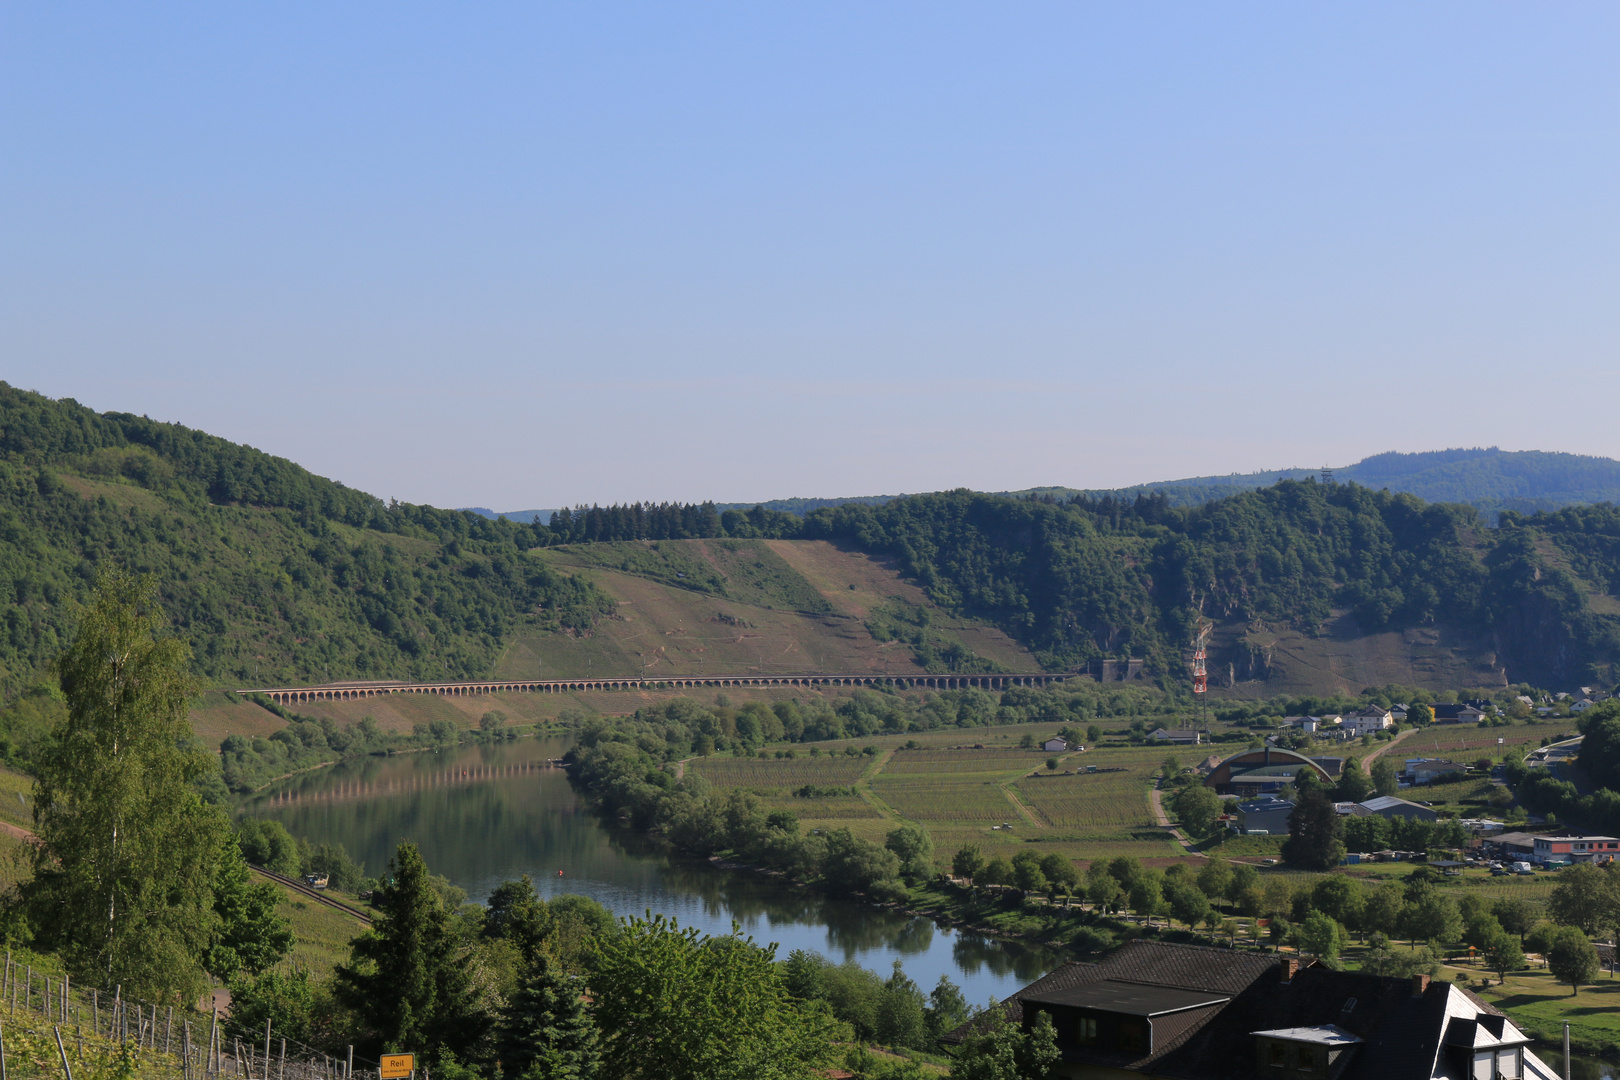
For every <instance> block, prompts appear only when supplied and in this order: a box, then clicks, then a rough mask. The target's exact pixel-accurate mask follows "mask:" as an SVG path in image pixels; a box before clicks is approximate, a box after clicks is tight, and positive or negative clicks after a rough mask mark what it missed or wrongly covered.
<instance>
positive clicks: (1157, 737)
mask: <svg viewBox="0 0 1620 1080" xmlns="http://www.w3.org/2000/svg"><path fill="white" fill-rule="evenodd" d="M1148 738H1150V739H1152V740H1154V741H1155V742H1168V743H1176V744H1177V745H1185V746H1197V745H1198V744H1199V743H1201V742H1203V741H1204V736H1203V734H1202V733H1201V732H1200V731H1198V730H1197V729H1196V728H1176V729H1175V730H1174V731H1172V730H1170V729H1169V728H1159V729H1157V730H1156V731H1153V732H1151V733H1150V734H1149V735H1148Z"/></svg>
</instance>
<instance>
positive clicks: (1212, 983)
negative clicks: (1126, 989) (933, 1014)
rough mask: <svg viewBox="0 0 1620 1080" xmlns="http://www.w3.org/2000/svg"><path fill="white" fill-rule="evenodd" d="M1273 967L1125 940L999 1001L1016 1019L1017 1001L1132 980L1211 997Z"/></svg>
mask: <svg viewBox="0 0 1620 1080" xmlns="http://www.w3.org/2000/svg"><path fill="white" fill-rule="evenodd" d="M1275 967H1276V961H1275V960H1273V959H1272V958H1271V957H1270V956H1266V955H1264V954H1261V953H1247V952H1238V951H1235V950H1232V949H1211V948H1207V947H1205V946H1202V945H1171V944H1167V943H1165V942H1160V941H1140V940H1138V941H1130V942H1126V943H1125V944H1124V945H1121V946H1120V947H1119V948H1118V949H1115V950H1114V951H1113V952H1111V953H1109V954H1108V955H1107V956H1105V957H1104V958H1103V959H1102V960H1100V961H1098V962H1097V963H1095V964H1087V963H1083V962H1081V961H1079V960H1071V961H1070V962H1069V963H1067V964H1064V965H1063V966H1062V967H1060V968H1058V969H1057V970H1056V971H1053V972H1052V973H1051V974H1049V975H1047V976H1046V977H1045V978H1042V979H1037V980H1036V981H1035V982H1033V983H1031V984H1030V985H1028V986H1026V987H1024V988H1023V989H1022V990H1020V991H1018V993H1016V994H1014V995H1013V996H1012V997H1010V998H1007V999H1006V1000H1005V1001H1003V1002H1002V1003H1001V1008H1002V1011H1003V1012H1004V1014H1005V1015H1006V1017H1007V1019H1009V1020H1011V1021H1013V1022H1014V1023H1019V1022H1021V1021H1022V1020H1023V1018H1024V1007H1023V999H1024V998H1026V997H1028V998H1031V999H1034V1000H1055V998H1054V995H1057V994H1063V993H1071V992H1078V991H1080V990H1081V988H1083V987H1087V986H1093V985H1095V984H1097V983H1103V982H1123V983H1134V984H1137V985H1139V986H1143V987H1161V988H1170V989H1177V990H1191V991H1195V992H1198V993H1210V994H1213V995H1214V996H1215V997H1217V998H1222V997H1232V996H1234V995H1236V994H1239V993H1241V992H1242V991H1243V990H1244V989H1246V988H1247V987H1248V985H1249V984H1250V983H1252V982H1253V981H1254V980H1255V979H1257V978H1259V977H1260V976H1261V975H1263V974H1265V973H1266V972H1268V971H1271V970H1273V969H1274V968H1275ZM989 1020H990V1015H989V1013H988V1012H985V1013H980V1014H979V1016H978V1017H977V1018H975V1019H974V1020H970V1021H968V1022H967V1023H966V1024H963V1025H962V1026H961V1027H959V1028H957V1029H956V1030H955V1031H953V1032H951V1033H950V1034H949V1035H947V1036H945V1038H944V1041H946V1042H960V1041H961V1040H962V1039H965V1038H967V1037H968V1036H970V1035H975V1034H978V1033H979V1031H981V1030H983V1029H984V1027H985V1026H986V1025H987V1024H988V1023H989Z"/></svg>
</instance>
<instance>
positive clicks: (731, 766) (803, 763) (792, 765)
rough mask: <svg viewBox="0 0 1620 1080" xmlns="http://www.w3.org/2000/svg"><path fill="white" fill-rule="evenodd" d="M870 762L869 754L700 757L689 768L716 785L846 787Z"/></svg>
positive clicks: (760, 787)
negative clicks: (792, 756)
mask: <svg viewBox="0 0 1620 1080" xmlns="http://www.w3.org/2000/svg"><path fill="white" fill-rule="evenodd" d="M869 764H871V758H868V757H864V756H863V757H833V756H831V755H828V756H825V757H798V758H721V757H714V758H698V759H697V760H695V761H693V762H691V763H690V764H689V765H688V766H687V768H689V769H691V770H692V771H693V772H694V773H696V774H697V775H698V776H701V777H703V779H705V780H707V781H708V782H709V783H711V784H713V785H715V786H716V787H723V788H732V787H741V788H750V789H754V790H760V789H770V788H785V789H787V790H788V791H791V790H793V789H794V788H800V787H803V786H805V785H806V784H814V785H816V786H818V787H844V786H847V785H849V784H853V783H854V782H855V781H856V780H857V779H859V777H860V775H861V773H862V772H863V771H865V769H866V767H867V765H869Z"/></svg>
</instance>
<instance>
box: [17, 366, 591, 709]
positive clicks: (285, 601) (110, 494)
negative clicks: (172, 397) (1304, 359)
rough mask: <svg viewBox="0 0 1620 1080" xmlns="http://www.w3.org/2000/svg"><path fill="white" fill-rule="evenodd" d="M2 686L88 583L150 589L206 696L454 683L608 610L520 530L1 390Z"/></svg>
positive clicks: (55, 634)
mask: <svg viewBox="0 0 1620 1080" xmlns="http://www.w3.org/2000/svg"><path fill="white" fill-rule="evenodd" d="M0 538H3V541H4V542H3V546H0V588H3V589H4V595H5V597H6V604H5V611H4V616H3V617H4V625H3V626H0V687H3V688H4V689H5V691H6V692H7V694H8V696H10V695H11V694H14V693H16V692H17V691H18V690H19V689H20V688H22V687H23V686H25V685H27V684H29V683H30V682H32V681H33V680H35V679H37V678H38V677H39V676H40V675H41V673H42V672H43V670H44V667H45V665H46V663H47V662H48V661H49V660H50V658H51V657H53V656H55V655H56V654H57V653H58V652H59V651H60V650H61V648H62V645H63V642H64V641H65V639H66V635H67V634H68V633H69V632H70V630H71V627H72V625H73V622H74V618H75V614H74V610H75V604H76V602H78V601H80V600H82V599H83V598H84V597H85V596H86V595H87V590H88V586H89V583H90V582H91V581H92V580H93V578H94V576H95V573H96V567H97V565H99V564H101V563H103V562H105V561H108V560H113V561H116V562H118V563H121V564H123V565H124V566H126V567H128V568H129V569H131V570H136V571H141V572H149V573H152V574H154V575H155V576H156V577H157V578H158V580H159V582H160V584H161V588H162V594H163V602H164V606H165V608H166V609H167V610H168V611H169V613H170V615H171V617H172V618H173V619H174V622H175V628H176V630H177V631H178V632H179V633H180V634H182V635H183V636H185V637H186V638H188V639H189V640H190V642H191V644H192V648H193V649H194V651H195V653H196V668H197V670H198V673H199V674H200V675H202V676H203V677H204V678H205V679H206V680H208V681H210V682H212V683H216V684H218V683H240V682H242V681H257V682H260V683H300V682H310V681H321V682H324V681H326V680H328V679H342V678H352V677H371V678H460V677H472V676H476V675H481V674H483V673H485V672H487V671H488V670H489V669H490V667H491V666H492V665H493V664H494V662H495V659H496V657H497V656H498V655H499V653H500V651H501V647H502V643H503V642H504V640H505V639H506V638H507V636H508V635H509V634H511V633H512V632H513V631H514V630H515V629H517V628H519V627H523V628H544V629H565V628H566V629H584V628H586V627H588V626H589V625H590V624H591V622H592V620H593V619H594V618H595V616H597V615H598V614H600V613H601V612H603V611H606V610H610V609H611V601H610V600H609V599H608V598H607V597H606V596H605V595H603V594H601V593H600V592H598V591H596V590H595V589H593V588H591V587H590V586H589V585H588V584H586V583H585V582H583V581H581V580H579V579H576V578H571V577H568V576H566V575H563V574H559V573H556V572H555V571H553V570H551V569H550V568H549V567H547V566H546V565H545V564H543V563H539V562H535V561H533V560H526V559H524V558H522V552H523V551H524V550H525V549H527V548H529V547H532V546H533V545H534V539H533V536H532V534H531V533H530V532H529V531H528V530H527V529H525V528H523V527H520V526H515V525H503V524H499V523H495V522H489V521H486V520H484V519H482V518H480V517H477V516H476V515H473V514H461V513H456V512H452V511H444V510H435V509H433V508H431V507H422V506H410V505H406V504H399V503H390V504H385V503H383V502H382V501H381V500H379V499H376V498H374V497H373V496H370V495H367V494H365V493H364V492H359V491H354V490H352V489H350V488H346V487H344V486H343V485H341V484H337V483H334V482H332V481H330V480H325V479H322V478H321V477H318V476H314V475H313V474H311V473H309V472H307V471H305V470H304V469H301V468H299V467H298V466H297V465H294V464H293V463H291V462H289V461H286V460H283V459H281V458H276V457H272V456H270V455H269V454H263V453H260V452H259V451H256V450H253V449H250V448H248V447H243V446H237V445H234V444H232V443H229V442H226V441H225V440H223V439H218V438H215V437H213V436H210V435H205V434H203V433H201V432H197V431H191V430H188V429H186V428H183V427H180V426H178V425H172V424H159V423H156V422H154V421H152V420H149V419H147V418H145V417H140V416H130V415H127V414H119V413H109V414H107V415H105V416H101V415H98V414H96V413H95V412H93V411H91V410H90V409H86V408H84V407H82V406H80V405H78V404H77V403H76V402H74V401H72V400H62V401H52V400H50V399H47V398H44V397H41V396H39V395H37V394H31V393H25V392H22V391H18V390H16V389H13V388H12V387H9V386H6V385H4V384H3V383H0Z"/></svg>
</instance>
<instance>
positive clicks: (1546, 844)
mask: <svg viewBox="0 0 1620 1080" xmlns="http://www.w3.org/2000/svg"><path fill="white" fill-rule="evenodd" d="M1617 855H1620V840H1617V839H1615V838H1614V837H1612V836H1537V837H1533V838H1532V839H1531V855H1530V857H1531V859H1532V861H1534V862H1538V863H1542V864H1543V865H1547V866H1559V865H1568V864H1569V863H1582V862H1613V861H1614V859H1615V856H1617Z"/></svg>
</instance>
